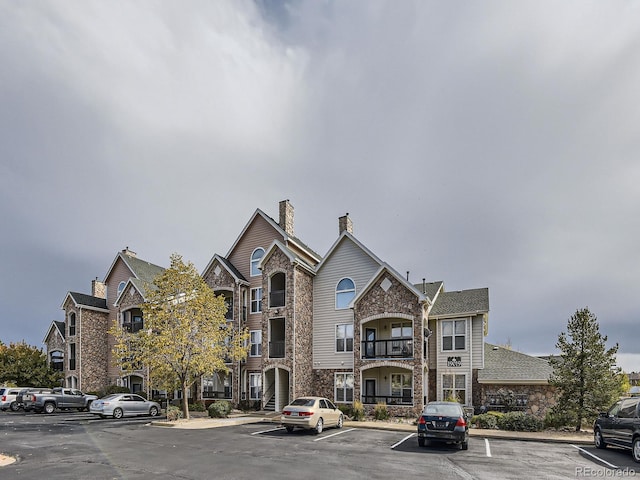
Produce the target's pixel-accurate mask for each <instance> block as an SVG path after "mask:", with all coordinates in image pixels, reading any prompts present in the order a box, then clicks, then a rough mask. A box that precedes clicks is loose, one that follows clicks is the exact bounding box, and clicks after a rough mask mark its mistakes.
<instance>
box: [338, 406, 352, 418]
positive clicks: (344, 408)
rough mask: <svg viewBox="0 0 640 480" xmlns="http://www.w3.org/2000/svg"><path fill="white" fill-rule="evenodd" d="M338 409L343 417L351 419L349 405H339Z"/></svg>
mask: <svg viewBox="0 0 640 480" xmlns="http://www.w3.org/2000/svg"><path fill="white" fill-rule="evenodd" d="M338 408H339V409H340V411H341V412H342V413H343V414H344V416H345V417H353V407H352V406H351V405H348V404H345V403H341V404H340V405H338Z"/></svg>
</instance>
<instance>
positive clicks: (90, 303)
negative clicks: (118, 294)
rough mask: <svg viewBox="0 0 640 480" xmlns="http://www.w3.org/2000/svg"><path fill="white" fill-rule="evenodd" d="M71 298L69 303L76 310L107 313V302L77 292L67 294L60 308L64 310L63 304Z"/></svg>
mask: <svg viewBox="0 0 640 480" xmlns="http://www.w3.org/2000/svg"><path fill="white" fill-rule="evenodd" d="M68 298H71V301H72V302H73V304H74V305H75V307H76V308H88V309H89V310H98V311H104V312H108V311H109V309H108V308H107V300H106V299H104V298H100V297H93V296H91V295H86V294H84V293H78V292H69V293H67V296H66V297H64V301H63V302H62V305H61V306H60V308H64V304H65V303H67V299H68Z"/></svg>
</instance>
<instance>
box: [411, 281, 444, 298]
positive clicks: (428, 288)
mask: <svg viewBox="0 0 640 480" xmlns="http://www.w3.org/2000/svg"><path fill="white" fill-rule="evenodd" d="M442 284H443V282H442V281H437V282H425V283H414V284H413V286H414V287H416V288H417V289H418V291H420V292H422V293H423V294H424V295H426V296H427V297H428V298H429V300H431V302H433V301H434V300H435V298H436V296H437V295H438V294H439V293H440V291H441V289H442Z"/></svg>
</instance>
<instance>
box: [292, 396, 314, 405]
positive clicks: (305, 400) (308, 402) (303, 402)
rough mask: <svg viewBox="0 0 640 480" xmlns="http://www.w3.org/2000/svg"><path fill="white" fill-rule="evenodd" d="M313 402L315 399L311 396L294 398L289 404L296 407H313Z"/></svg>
mask: <svg viewBox="0 0 640 480" xmlns="http://www.w3.org/2000/svg"><path fill="white" fill-rule="evenodd" d="M315 403H316V401H315V399H313V398H296V399H295V400H294V401H293V402H291V405H294V406H296V407H313V405H314V404H315Z"/></svg>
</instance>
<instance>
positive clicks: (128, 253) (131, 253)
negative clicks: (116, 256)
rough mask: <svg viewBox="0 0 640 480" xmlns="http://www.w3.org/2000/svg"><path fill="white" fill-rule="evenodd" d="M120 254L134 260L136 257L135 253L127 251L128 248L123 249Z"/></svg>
mask: <svg viewBox="0 0 640 480" xmlns="http://www.w3.org/2000/svg"><path fill="white" fill-rule="evenodd" d="M122 253H124V254H125V255H128V256H129V257H133V258H136V257H137V256H138V255H137V254H136V252H134V251H133V250H129V247H124V250H122Z"/></svg>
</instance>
